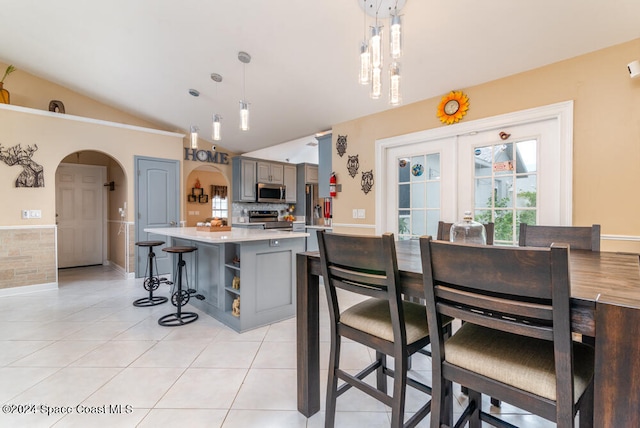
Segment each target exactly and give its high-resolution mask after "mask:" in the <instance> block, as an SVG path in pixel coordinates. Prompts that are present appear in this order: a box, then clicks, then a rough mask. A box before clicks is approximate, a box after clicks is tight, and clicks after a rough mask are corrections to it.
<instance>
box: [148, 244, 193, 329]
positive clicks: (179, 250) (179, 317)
mask: <svg viewBox="0 0 640 428" xmlns="http://www.w3.org/2000/svg"><path fill="white" fill-rule="evenodd" d="M196 250H197V248H196V247H185V246H175V247H166V248H163V249H162V251H166V252H167V253H172V254H177V255H178V273H177V279H174V283H175V284H176V285H177V289H176V290H175V292H174V293H173V294H172V295H171V303H173V305H174V306H175V307H177V308H178V310H177V311H176V312H175V313H173V314H168V315H165V316H163V317H161V318H160V319H159V320H158V324H160V325H162V326H165V327H177V326H181V325H185V324H189V323H192V322H194V321H195V320H197V319H198V314H196V313H195V312H182V306H184V305H186V304H187V302H189V295H190V290H189V288H188V287H189V279H188V276H187V272H186V271H185V278H186V279H187V280H186V283H187V284H186V285H187V288H186V289H184V290H183V289H182V270H183V269H184V266H185V265H186V262H185V261H184V259H183V258H182V255H183V254H185V253H192V252H194V251H196Z"/></svg>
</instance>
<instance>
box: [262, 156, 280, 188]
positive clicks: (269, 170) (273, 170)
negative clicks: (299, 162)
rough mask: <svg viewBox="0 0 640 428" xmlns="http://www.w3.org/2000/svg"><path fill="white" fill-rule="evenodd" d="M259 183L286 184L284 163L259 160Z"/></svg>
mask: <svg viewBox="0 0 640 428" xmlns="http://www.w3.org/2000/svg"><path fill="white" fill-rule="evenodd" d="M258 183H273V184H284V165H283V164H281V163H273V162H263V161H258Z"/></svg>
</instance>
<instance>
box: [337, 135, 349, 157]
mask: <svg viewBox="0 0 640 428" xmlns="http://www.w3.org/2000/svg"><path fill="white" fill-rule="evenodd" d="M336 150H337V151H338V154H339V155H340V157H342V156H344V154H345V153H346V152H347V136H346V135H338V139H337V140H336Z"/></svg>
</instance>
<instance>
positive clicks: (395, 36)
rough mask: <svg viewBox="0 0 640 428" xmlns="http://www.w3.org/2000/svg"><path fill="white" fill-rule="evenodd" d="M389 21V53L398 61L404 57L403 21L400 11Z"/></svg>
mask: <svg viewBox="0 0 640 428" xmlns="http://www.w3.org/2000/svg"><path fill="white" fill-rule="evenodd" d="M389 21H390V22H389V23H390V25H389V53H390V54H391V58H393V59H398V58H400V57H401V56H402V21H401V19H400V15H398V9H396V11H395V15H391V18H390V19H389Z"/></svg>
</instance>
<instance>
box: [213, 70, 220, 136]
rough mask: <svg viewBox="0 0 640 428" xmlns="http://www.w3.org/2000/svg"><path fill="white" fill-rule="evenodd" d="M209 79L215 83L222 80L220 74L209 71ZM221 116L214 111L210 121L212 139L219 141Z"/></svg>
mask: <svg viewBox="0 0 640 428" xmlns="http://www.w3.org/2000/svg"><path fill="white" fill-rule="evenodd" d="M211 80H213V81H214V82H216V83H220V82H222V76H221V75H219V74H218V73H211ZM217 92H218V91H217V85H216V95H217ZM221 121H222V116H220V115H219V114H218V113H214V114H213V119H212V122H211V138H212V139H213V141H220V140H221V138H222V137H221V135H220V130H221V129H220V128H221V127H222V123H221Z"/></svg>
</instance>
